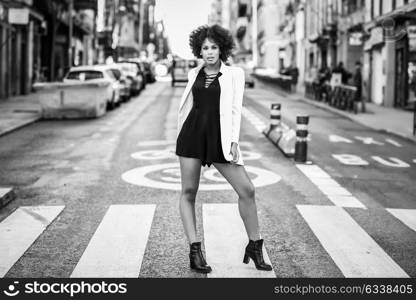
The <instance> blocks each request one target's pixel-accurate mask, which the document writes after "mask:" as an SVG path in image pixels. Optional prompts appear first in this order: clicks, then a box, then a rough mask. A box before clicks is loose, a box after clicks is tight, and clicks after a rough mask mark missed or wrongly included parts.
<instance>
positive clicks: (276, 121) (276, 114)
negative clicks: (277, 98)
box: [270, 103, 282, 130]
mask: <svg viewBox="0 0 416 300" xmlns="http://www.w3.org/2000/svg"><path fill="white" fill-rule="evenodd" d="M281 108H282V105H281V104H280V103H275V104H272V107H271V111H270V130H273V129H275V128H276V127H280V125H281V120H282V119H281V118H282V115H281V113H280V109H281Z"/></svg>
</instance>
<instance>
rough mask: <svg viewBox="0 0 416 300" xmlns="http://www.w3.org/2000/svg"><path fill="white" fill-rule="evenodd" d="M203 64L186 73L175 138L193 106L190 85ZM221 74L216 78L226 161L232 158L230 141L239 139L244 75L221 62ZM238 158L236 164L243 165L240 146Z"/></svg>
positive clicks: (236, 68)
mask: <svg viewBox="0 0 416 300" xmlns="http://www.w3.org/2000/svg"><path fill="white" fill-rule="evenodd" d="M203 66H204V64H201V65H199V66H198V67H196V68H194V69H191V70H190V71H189V73H188V84H187V86H186V88H185V91H184V93H183V95H182V98H181V102H180V104H179V112H178V132H177V135H176V139H177V138H178V136H179V133H180V132H181V129H182V126H183V123H184V122H185V120H186V118H187V117H188V114H189V112H190V111H191V109H192V106H193V95H192V86H193V84H194V82H195V80H196V77H197V75H198V72H199V71H200V70H201V68H202V67H203ZM220 72H221V74H222V75H221V76H220V77H219V78H218V80H219V83H220V87H221V96H220V128H221V144H222V152H223V154H224V157H225V159H226V160H227V161H231V160H232V159H233V157H232V155H231V154H230V151H231V143H232V142H234V143H237V144H238V142H239V139H240V124H241V110H242V107H243V94H244V87H245V75H244V71H243V69H241V68H239V67H230V66H227V65H225V64H224V63H223V62H221V68H220ZM237 149H238V153H239V159H238V162H237V164H238V165H242V166H243V165H244V161H243V156H242V155H241V150H240V146H239V145H238V146H237Z"/></svg>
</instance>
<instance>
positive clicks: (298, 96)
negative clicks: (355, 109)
mask: <svg viewBox="0 0 416 300" xmlns="http://www.w3.org/2000/svg"><path fill="white" fill-rule="evenodd" d="M258 79H259V80H260V81H263V82H264V83H266V84H269V85H270V83H269V82H267V81H265V80H262V79H261V78H258ZM276 88H277V92H278V93H279V94H282V95H283V94H284V96H285V97H288V98H290V99H291V100H295V101H302V102H305V103H308V104H311V105H313V106H315V107H319V108H321V109H324V110H326V111H329V112H332V113H335V114H337V115H339V116H342V117H345V118H347V119H349V120H351V121H352V122H355V123H357V124H360V125H362V126H364V127H367V128H370V129H372V130H375V131H379V132H384V133H388V134H393V135H395V136H397V137H400V138H403V139H405V140H407V141H409V142H412V143H416V136H409V135H406V134H403V133H401V132H396V131H394V130H389V129H385V128H377V127H374V126H371V125H369V124H367V123H365V122H362V121H359V120H357V119H355V118H354V116H353V115H350V114H348V113H346V112H343V111H341V110H339V109H336V108H333V107H331V106H329V105H326V104H322V103H319V102H317V101H315V100H311V99H308V98H305V97H304V96H303V95H302V94H298V93H287V92H285V91H284V90H282V89H281V88H279V87H276Z"/></svg>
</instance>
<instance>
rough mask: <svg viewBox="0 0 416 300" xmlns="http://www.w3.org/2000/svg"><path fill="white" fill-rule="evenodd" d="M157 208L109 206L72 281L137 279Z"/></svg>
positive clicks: (149, 206)
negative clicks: (82, 278) (75, 279)
mask: <svg viewBox="0 0 416 300" xmlns="http://www.w3.org/2000/svg"><path fill="white" fill-rule="evenodd" d="M155 208H156V205H111V206H110V208H109V209H108V211H107V213H106V214H105V216H104V218H103V220H102V221H101V224H100V225H99V226H98V228H97V230H96V232H95V234H94V236H93V237H92V239H91V241H90V243H89V244H88V246H87V248H86V249H85V252H84V253H83V255H82V257H81V259H80V260H79V262H78V264H77V266H76V267H75V269H74V271H73V272H72V274H71V277H98V278H102V277H116V278H127V277H138V276H139V273H140V268H141V264H142V260H143V255H144V252H145V249H146V244H147V240H148V238H149V233H150V229H151V225H152V221H153V216H154V213H155Z"/></svg>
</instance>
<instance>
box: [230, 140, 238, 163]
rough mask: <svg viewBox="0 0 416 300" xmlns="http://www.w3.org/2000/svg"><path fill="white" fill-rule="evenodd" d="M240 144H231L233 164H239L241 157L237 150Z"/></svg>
mask: <svg viewBox="0 0 416 300" xmlns="http://www.w3.org/2000/svg"><path fill="white" fill-rule="evenodd" d="M237 146H238V144H237V143H234V142H233V143H231V150H230V154H231V155H232V157H233V159H232V161H231V162H232V163H234V164H235V163H237V162H238V160H239V158H240V155H239V153H238V148H237Z"/></svg>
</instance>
